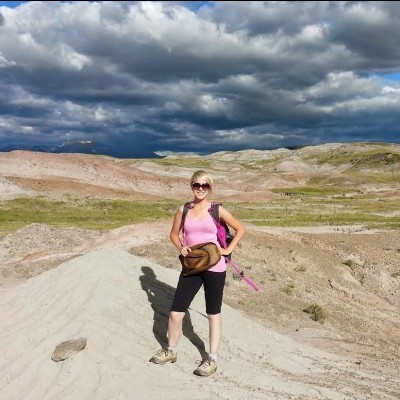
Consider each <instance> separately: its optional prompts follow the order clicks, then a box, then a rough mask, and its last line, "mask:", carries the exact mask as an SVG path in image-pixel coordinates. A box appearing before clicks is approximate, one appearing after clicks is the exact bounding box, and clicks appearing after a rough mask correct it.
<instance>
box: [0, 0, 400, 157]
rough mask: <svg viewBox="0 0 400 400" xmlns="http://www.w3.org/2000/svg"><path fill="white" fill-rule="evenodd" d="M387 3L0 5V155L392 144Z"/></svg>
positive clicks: (399, 120)
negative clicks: (327, 144)
mask: <svg viewBox="0 0 400 400" xmlns="http://www.w3.org/2000/svg"><path fill="white" fill-rule="evenodd" d="M399 19H400V1H393V2H392V1H391V2H386V1H363V2H358V1H348V2H346V1H344V2H341V1H305V2H303V1H287V2H286V1H266V2H262V1H233V2H231V1H224V2H220V1H216V2H196V1H194V2H193V1H162V2H157V1H143V2H142V1H138V2H136V1H113V2H107V1H104V2H101V1H100V2H96V1H90V2H85V1H72V2H71V1H70V2H61V1H50V2H48V1H46V2H42V1H27V2H4V1H2V2H0V151H10V150H13V149H28V150H37V151H49V152H70V151H77V152H88V153H98V154H107V155H112V156H116V157H123V158H125V157H126V158H129V157H131V158H137V157H153V156H165V155H169V154H182V153H188V154H192V153H193V154H199V155H203V154H210V153H214V152H217V151H238V150H245V149H258V150H269V149H276V148H281V147H289V148H292V147H298V146H306V145H316V144H323V143H348V142H393V143H399V142H400V40H399V38H400V23H399Z"/></svg>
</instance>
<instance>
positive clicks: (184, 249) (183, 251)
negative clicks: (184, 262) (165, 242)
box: [181, 246, 191, 257]
mask: <svg viewBox="0 0 400 400" xmlns="http://www.w3.org/2000/svg"><path fill="white" fill-rule="evenodd" d="M190 251H191V250H190V247H188V246H182V248H181V254H182V255H183V257H186V256H187V255H188V254H189V253H190Z"/></svg>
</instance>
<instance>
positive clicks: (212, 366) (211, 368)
mask: <svg viewBox="0 0 400 400" xmlns="http://www.w3.org/2000/svg"><path fill="white" fill-rule="evenodd" d="M216 370H217V362H216V361H215V360H214V359H212V358H211V357H206V358H204V359H203V361H202V362H201V363H200V365H199V366H198V367H197V368H196V369H195V370H194V371H193V373H194V374H195V375H199V376H210V375H211V374H212V373H213V372H215V371H216Z"/></svg>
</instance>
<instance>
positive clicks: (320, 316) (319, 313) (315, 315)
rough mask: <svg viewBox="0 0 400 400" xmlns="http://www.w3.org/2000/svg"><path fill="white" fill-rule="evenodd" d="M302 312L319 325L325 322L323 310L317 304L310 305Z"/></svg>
mask: <svg viewBox="0 0 400 400" xmlns="http://www.w3.org/2000/svg"><path fill="white" fill-rule="evenodd" d="M303 311H304V312H306V313H308V314H310V318H311V319H312V320H314V321H317V322H319V323H321V324H323V323H324V322H325V318H326V313H325V311H324V309H323V308H322V307H321V306H319V305H318V304H315V303H314V304H310V305H309V306H308V307H307V308H305V309H304V310H303Z"/></svg>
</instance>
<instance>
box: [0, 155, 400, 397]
mask: <svg viewBox="0 0 400 400" xmlns="http://www.w3.org/2000/svg"><path fill="white" fill-rule="evenodd" d="M241 156H243V155H241ZM126 164H128V163H127V162H126V161H123V162H122V161H118V160H113V159H110V158H107V157H104V158H103V157H92V156H82V155H48V154H40V153H29V152H12V153H0V172H1V174H0V185H1V188H2V189H4V190H2V191H1V193H2V195H1V198H2V199H4V200H6V199H10V198H16V197H21V196H33V195H38V194H39V195H41V196H43V195H46V196H48V197H60V196H63V195H65V193H66V192H67V193H69V194H70V195H71V193H74V195H76V196H79V195H80V196H93V197H107V196H113V195H115V190H116V189H115V187H117V191H118V194H119V196H121V193H122V195H123V196H126V197H127V198H132V197H133V198H157V197H158V196H161V195H164V192H163V191H164V190H165V191H166V193H167V196H176V197H177V198H180V197H181V198H182V199H184V198H185V196H187V186H186V180H187V175H188V174H190V172H191V171H190V170H186V169H184V168H183V169H181V170H179V169H178V170H177V169H176V168H175V167H171V168H166V169H163V170H162V171H157V170H156V169H155V168H153V169H152V168H151V166H149V165H148V164H147V163H145V164H144V165H143V166H142V167H143V168H142V167H141V163H136V164H135V166H134V167H132V166H129V164H128V168H127V165H126ZM285 165H286V167H287V168H289V166H288V165H289V164H288V163H286V164H285ZM75 168H76V169H75ZM141 168H142V169H143V170H142V169H141ZM103 169H104V170H105V171H106V172H103V171H104V170H103ZM292 172H293V171H291V172H290V171H289V173H290V175H289V177H288V179H290V180H291V181H295V180H297V179H298V180H299V181H300V178H299V176H297V177H295V176H294V175H292ZM224 173H225V172H223V171H221V170H220V169H218V168H216V170H215V175H217V176H218V174H219V175H220V176H221V177H223V176H224ZM231 173H232V171H231ZM96 174H97V175H99V177H97V178H96ZM237 179H238V180H240V179H242V180H243V182H247V184H248V185H250V184H251V183H252V184H254V183H255V182H257V181H258V180H260V177H257V178H256V177H250V176H248V175H244V176H238V177H237ZM280 179H282V178H279V177H270V181H269V183H270V184H271V185H272V184H278V183H279V180H280ZM285 179H286V178H285ZM146 182H147V184H146ZM153 183H156V184H154V185H153ZM220 185H221V187H220V189H221V190H222V189H223V184H220ZM261 186H262V185H261ZM261 186H260V185H259V184H257V185H256V187H257V193H258V194H257V195H259V196H266V198H268V196H272V195H273V194H271V193H270V192H268V188H267V187H266V188H265V190H264V189H262V187H261ZM266 186H267V184H266ZM260 188H261V189H262V190H259V189H260ZM124 190H125V191H124ZM224 193H225V196H226V198H231V199H234V198H239V197H240V196H243V194H241V193H238V192H234V191H232V192H231V193H229V192H224ZM245 195H248V196H251V195H252V193H251V192H249V194H245ZM170 223H171V221H169V220H165V221H157V222H156V223H146V224H137V225H129V226H125V227H122V228H119V229H115V230H111V231H107V232H103V231H102V232H100V231H86V230H82V229H77V228H55V227H51V226H48V225H44V224H31V225H27V226H25V227H24V228H22V229H20V230H18V231H15V232H12V233H10V234H8V235H7V236H5V237H3V238H2V239H1V241H0V274H1V279H0V313H1V315H2V318H1V321H0V342H1V343H2V345H1V348H0V398H2V399H3V398H4V399H7V400H9V399H15V400H17V399H18V400H20V399H55V398H58V399H70V398H74V399H82V400H83V399H85V400H86V399H136V398H137V399H153V398H156V397H158V398H162V399H163V398H165V399H167V398H168V399H169V398H175V399H180V400H186V399H210V398H217V399H299V400H300V399H302V400H303V399H307V400H308V399H310V400H311V399H360V400H364V399H372V400H391V399H400V378H399V376H400V374H399V372H400V371H399V365H400V362H399V361H400V321H399V315H400V312H399V311H400V270H399V265H400V233H399V232H398V231H393V230H392V231H378V230H368V229H366V228H365V227H363V226H350V227H334V226H331V227H329V228H325V227H317V228H310V227H302V228H296V229H294V228H291V229H289V228H285V229H284V228H272V227H255V226H253V225H250V224H248V225H246V228H247V233H246V236H245V237H244V238H243V241H242V244H241V247H240V248H238V249H237V250H236V251H235V253H234V258H233V259H234V261H235V262H236V263H237V264H238V266H240V267H241V268H242V269H243V271H244V272H245V273H246V275H247V276H248V277H249V278H251V279H252V280H253V281H254V282H256V283H257V284H258V285H259V286H260V288H261V290H260V291H259V292H254V291H252V289H251V288H250V287H249V286H247V285H246V284H245V283H244V282H243V281H242V280H241V279H240V278H238V277H237V275H235V274H234V273H233V270H232V269H229V268H230V267H228V279H227V286H226V289H225V300H224V308H223V316H224V317H223V318H224V337H223V341H222V344H221V349H220V357H219V363H218V371H217V372H216V373H215V374H213V375H212V377H210V378H199V377H196V376H194V375H193V374H192V371H193V370H194V369H195V367H196V361H197V360H199V359H200V358H201V354H202V352H204V348H205V349H207V334H208V329H207V328H208V325H207V320H206V318H205V316H204V304H203V299H202V296H201V295H199V296H197V298H196V300H195V302H194V304H193V306H192V308H191V310H190V312H189V314H188V315H187V319H186V323H185V332H184V336H183V338H182V342H181V346H180V353H179V361H178V362H177V363H175V364H173V365H171V364H168V365H165V366H157V365H153V364H151V363H149V362H148V359H149V358H150V356H151V355H152V354H153V353H154V352H155V351H156V350H157V349H158V348H159V347H160V345H161V344H162V343H163V342H165V338H166V318H167V315H168V306H169V304H170V301H171V298H172V296H173V292H174V287H175V285H176V281H177V278H178V273H179V264H178V261H177V253H176V250H175V249H174V247H173V246H172V244H171V243H170V242H169V239H168V234H169V229H170ZM349 260H351V261H352V265H351V267H350V266H349V265H347V264H348V261H349ZM346 262H347V264H346ZM310 304H318V305H320V306H322V307H323V309H324V310H325V312H326V319H325V321H324V323H319V322H316V321H313V320H312V319H311V318H310V315H309V314H308V313H306V312H304V311H303V310H304V309H305V308H306V307H307V306H308V305H310ZM79 337H86V338H87V346H86V348H85V349H84V350H83V351H81V352H79V353H77V354H75V355H74V356H72V357H70V358H68V359H66V360H65V361H61V362H58V363H56V362H54V361H52V360H51V354H52V351H53V350H54V348H55V346H56V345H58V344H59V343H61V342H62V341H65V340H68V339H73V338H79Z"/></svg>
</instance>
